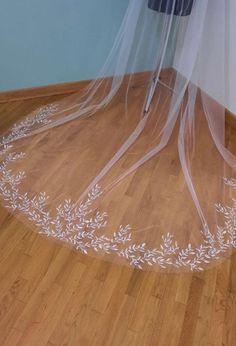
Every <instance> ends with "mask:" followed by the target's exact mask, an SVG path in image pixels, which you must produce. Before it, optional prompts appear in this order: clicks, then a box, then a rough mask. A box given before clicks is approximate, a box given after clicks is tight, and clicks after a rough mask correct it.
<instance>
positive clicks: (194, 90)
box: [0, 0, 236, 271]
mask: <svg viewBox="0 0 236 346" xmlns="http://www.w3.org/2000/svg"><path fill="white" fill-rule="evenodd" d="M169 1H171V3H172V4H173V11H174V6H175V1H173V0H169ZM147 2H148V1H147V0H130V1H129V6H128V9H127V11H126V13H125V16H124V19H123V22H122V24H121V27H120V30H119V32H118V34H117V37H116V39H115V42H114V44H113V48H112V50H111V52H110V54H109V56H108V58H107V60H106V62H104V66H103V68H102V70H101V71H100V73H99V75H98V76H97V78H96V80H94V81H93V82H92V83H91V84H90V85H89V87H88V88H86V90H84V91H80V92H78V93H74V94H73V95H71V96H68V97H64V98H63V99H61V100H60V101H58V102H56V103H55V104H49V105H46V106H43V107H41V108H40V109H37V110H35V111H34V112H32V113H31V114H28V115H26V117H25V118H24V119H23V120H21V121H19V122H18V123H16V124H14V125H13V126H12V128H10V129H9V131H8V132H7V133H5V134H4V136H3V137H2V138H1V141H0V157H1V164H0V196H1V200H2V203H3V205H5V206H6V207H7V208H9V210H11V211H12V212H14V213H15V214H16V215H17V216H18V217H19V218H20V219H21V220H22V221H24V222H26V223H27V224H28V225H29V226H31V227H32V228H33V229H34V230H36V231H37V232H39V233H40V234H43V235H46V236H48V237H49V238H51V239H55V240H59V241H62V242H65V243H66V244H68V245H70V246H72V247H73V248H74V249H76V250H79V251H81V252H82V253H84V254H88V255H91V256H97V257H100V258H102V259H104V260H108V261H111V262H115V263H121V264H127V265H131V266H134V267H136V268H138V269H143V270H160V269H162V270H163V269H164V270H167V271H174V270H187V271H188V270H204V269H207V268H209V267H210V266H212V265H214V264H217V263H218V262H219V260H221V259H223V258H225V256H228V255H230V254H231V253H232V251H233V250H234V248H235V247H236V202H235V199H234V190H235V188H236V180H234V174H235V173H234V168H235V165H236V161H235V156H234V155H233V153H231V152H230V151H229V150H228V149H227V148H226V145H225V138H224V133H225V106H224V102H225V100H226V96H227V93H228V92H229V91H228V81H229V78H230V75H229V73H228V72H227V68H226V66H227V61H228V59H229V53H230V47H228V46H227V45H226V41H227V32H228V31H227V22H226V15H227V13H226V10H227V8H226V0H204V1H202V0H195V2H194V5H193V9H192V13H191V15H190V16H187V17H181V16H175V15H167V14H163V13H158V12H155V11H152V10H150V9H148V5H147ZM78 63H79V61H78ZM216 76H217V78H216ZM215 81H217V82H216V83H215ZM212 83H214V92H213V93H212V91H211V85H212ZM153 85H154V86H155V88H153ZM16 231H17V230H16Z"/></svg>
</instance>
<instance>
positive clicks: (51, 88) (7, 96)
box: [0, 80, 91, 103]
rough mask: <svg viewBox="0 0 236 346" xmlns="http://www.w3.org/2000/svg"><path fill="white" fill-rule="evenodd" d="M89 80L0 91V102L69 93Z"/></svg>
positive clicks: (83, 85) (83, 86) (87, 83)
mask: <svg viewBox="0 0 236 346" xmlns="http://www.w3.org/2000/svg"><path fill="white" fill-rule="evenodd" d="M90 82H91V80H82V81H78V82H69V83H60V84H52V85H46V86H39V87H33V88H25V89H18V90H10V91H3V92H0V103H5V102H12V101H19V100H27V99H32V98H37V97H45V96H52V95H60V94H70V93H73V92H76V91H79V90H80V89H83V88H86V87H87V86H88V85H89V83H90Z"/></svg>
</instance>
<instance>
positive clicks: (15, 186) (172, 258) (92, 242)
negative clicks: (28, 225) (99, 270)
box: [0, 105, 236, 271]
mask: <svg viewBox="0 0 236 346" xmlns="http://www.w3.org/2000/svg"><path fill="white" fill-rule="evenodd" d="M54 111H55V106H54V105H50V106H48V107H46V108H42V109H40V111H39V113H37V114H36V115H35V117H33V118H32V119H28V118H27V119H26V120H24V121H23V122H21V123H19V124H18V125H14V126H13V128H12V130H11V132H10V134H9V135H8V136H7V137H3V138H2V140H1V141H0V156H2V158H3V159H2V161H1V163H0V177H1V178H0V196H1V197H2V199H3V200H4V202H5V205H6V207H8V208H10V209H11V210H12V211H20V212H22V213H23V214H24V215H25V216H26V217H27V218H28V219H29V220H30V221H32V222H33V223H34V224H35V225H36V226H37V227H38V228H39V233H41V234H44V235H46V236H48V237H53V238H56V239H59V240H62V241H65V242H67V243H69V244H71V245H72V246H73V247H74V248H75V249H77V250H80V251H82V252H83V253H84V254H88V252H89V251H96V252H99V251H100V252H103V253H107V254H114V255H117V256H119V257H122V258H124V259H125V260H127V261H128V262H129V264H130V265H132V266H134V267H137V268H139V269H143V268H144V266H145V265H149V266H159V267H161V268H168V267H175V268H180V267H185V268H188V269H190V270H192V271H201V270H203V268H204V264H207V263H210V261H211V260H214V259H218V258H219V255H220V254H222V253H224V252H226V250H228V249H229V248H230V247H236V200H233V205H232V206H222V205H221V204H216V210H217V212H218V213H220V214H222V215H223V216H224V220H225V221H224V225H223V226H222V227H219V226H217V232H216V235H212V233H211V232H210V231H209V229H207V228H205V229H204V230H203V231H202V232H201V233H202V237H203V243H202V244H201V245H199V246H197V247H193V245H192V244H188V246H187V247H184V248H181V247H180V245H179V244H178V242H177V241H175V240H174V237H173V235H171V234H170V233H167V234H166V235H163V236H162V243H161V244H160V247H159V248H149V247H148V245H147V244H146V243H141V244H134V243H132V229H131V227H130V225H125V226H123V225H120V227H119V229H118V230H117V231H115V232H114V233H113V234H112V235H111V236H110V237H108V236H107V235H105V234H102V235H99V234H97V233H98V231H99V232H100V233H101V231H100V230H102V229H103V228H105V227H106V225H107V217H108V215H107V214H106V213H105V212H100V211H97V212H96V213H95V215H94V216H91V215H93V214H92V213H93V209H92V205H93V203H94V201H95V200H96V199H97V198H99V196H100V195H101V194H102V191H101V189H100V187H99V186H98V185H96V186H94V187H93V188H92V190H91V191H90V192H89V193H88V195H87V197H86V199H85V200H84V201H81V202H80V203H79V204H77V203H74V202H73V201H71V200H70V199H68V200H65V201H64V202H63V203H62V204H60V205H59V206H58V207H57V208H56V210H55V215H54V213H53V215H54V216H53V215H52V213H50V212H49V211H47V208H46V206H47V201H48V199H49V196H47V194H46V193H45V192H41V193H39V194H38V195H35V196H29V195H28V193H27V192H26V193H22V192H21V191H20V189H19V188H20V185H21V182H22V180H24V179H25V178H26V174H25V172H21V171H19V172H17V173H16V174H13V173H12V171H11V170H10V169H9V168H8V166H9V165H10V164H11V163H12V162H15V161H19V160H21V159H23V158H24V157H25V153H23V152H20V153H16V152H11V151H10V150H11V149H12V148H13V145H9V143H10V142H12V141H14V140H15V139H18V138H21V137H24V136H25V135H26V134H27V132H28V131H30V129H31V128H32V126H34V125H35V124H37V123H41V122H42V123H47V121H49V120H48V119H47V118H48V117H49V116H50V115H51V114H52V113H53V112H54ZM224 182H225V184H226V185H229V186H231V187H232V188H234V189H236V181H235V180H233V179H226V178H225V179H224ZM128 244H130V245H128Z"/></svg>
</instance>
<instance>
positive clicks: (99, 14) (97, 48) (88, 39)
mask: <svg viewBox="0 0 236 346" xmlns="http://www.w3.org/2000/svg"><path fill="white" fill-rule="evenodd" d="M127 5H128V0H0V47H1V51H0V91H3V90H11V89H19V88H25V87H32V86H38V85H48V84H54V83H61V82H69V81H77V80H83V79H90V78H93V77H94V76H95V75H96V72H98V71H99V69H100V68H101V66H102V64H103V62H104V59H105V57H106V56H107V53H108V52H109V50H110V48H111V44H112V42H113V40H114V37H115V35H116V33H117V31H118V28H119V25H120V23H121V20H122V18H123V15H124V13H125V10H126V8H127Z"/></svg>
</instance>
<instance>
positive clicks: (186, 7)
mask: <svg viewBox="0 0 236 346" xmlns="http://www.w3.org/2000/svg"><path fill="white" fill-rule="evenodd" d="M194 1H195V0H148V7H149V8H150V9H152V10H154V11H157V12H163V13H166V14H171V13H172V12H173V6H174V12H173V13H174V15H176V16H188V15H190V13H191V11H192V7H193V3H194ZM174 2H175V4H174Z"/></svg>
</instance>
